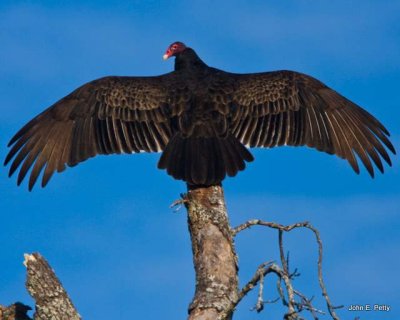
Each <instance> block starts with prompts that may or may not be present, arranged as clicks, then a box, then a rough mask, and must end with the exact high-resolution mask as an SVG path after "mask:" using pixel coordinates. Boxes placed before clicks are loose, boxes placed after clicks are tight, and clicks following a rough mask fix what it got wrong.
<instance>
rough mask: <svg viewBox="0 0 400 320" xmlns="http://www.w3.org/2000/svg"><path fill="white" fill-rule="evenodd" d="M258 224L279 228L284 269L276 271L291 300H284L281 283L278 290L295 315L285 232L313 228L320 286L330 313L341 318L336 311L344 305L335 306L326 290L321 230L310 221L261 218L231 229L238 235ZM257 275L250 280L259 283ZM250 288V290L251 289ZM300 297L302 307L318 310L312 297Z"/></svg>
mask: <svg viewBox="0 0 400 320" xmlns="http://www.w3.org/2000/svg"><path fill="white" fill-rule="evenodd" d="M256 225H259V226H264V227H268V228H272V229H277V230H278V231H279V253H280V259H281V262H282V266H283V270H282V269H280V268H279V269H276V272H275V273H277V274H278V275H279V277H280V278H281V279H282V280H283V281H284V283H285V287H286V290H287V293H288V300H289V301H288V302H286V301H285V300H284V295H283V292H282V289H281V288H279V287H280V285H278V292H279V293H280V296H281V299H282V302H283V303H284V304H285V305H286V304H287V306H288V310H289V312H288V314H289V315H290V316H295V312H294V308H293V307H294V306H297V307H298V308H299V304H298V303H296V302H295V301H294V289H293V287H292V285H291V282H290V278H291V276H290V275H289V270H288V262H287V260H286V259H285V257H284V248H283V232H289V231H291V230H293V229H296V228H307V229H309V230H311V231H312V232H313V233H314V235H315V238H316V241H317V244H318V280H319V284H320V287H321V291H322V295H323V297H324V298H325V301H326V304H327V307H328V310H329V313H330V315H331V316H332V318H333V319H334V320H339V317H338V316H337V315H336V313H335V309H338V308H342V307H343V306H333V305H332V303H331V301H330V298H329V295H328V293H327V290H326V286H325V283H324V279H323V275H322V254H323V246H322V240H321V237H320V234H319V231H318V230H317V229H316V228H314V227H313V226H312V225H311V224H310V223H309V222H308V221H305V222H298V223H294V224H291V225H286V226H285V225H282V224H279V223H275V222H267V221H262V220H259V219H254V220H249V221H247V222H245V223H243V224H241V225H239V226H237V227H236V228H233V229H231V232H232V235H233V236H236V235H237V234H238V233H239V232H241V231H243V230H246V229H249V228H250V227H252V226H256ZM258 271H259V270H257V272H258ZM257 272H256V275H257V274H258V273H257ZM267 273H268V272H267ZM265 274H266V273H264V275H265ZM256 275H255V277H256ZM293 275H296V270H295V272H294V273H293ZM255 277H253V278H252V280H250V282H252V283H257V282H258V281H259V276H258V278H257V280H255ZM254 281H255V282H254ZM253 287H254V286H253ZM250 290H251V289H250ZM250 290H248V291H250ZM300 297H302V299H303V303H302V304H300V306H301V307H304V306H306V307H307V308H306V309H307V310H309V311H311V312H312V313H313V312H314V313H315V312H316V311H317V310H318V309H316V308H314V307H312V306H311V300H310V299H305V300H304V298H303V297H304V296H302V295H301V294H300ZM241 298H243V297H241ZM318 311H319V310H318ZM288 319H289V318H288ZM294 319H295V318H294Z"/></svg>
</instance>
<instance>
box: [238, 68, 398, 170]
mask: <svg viewBox="0 0 400 320" xmlns="http://www.w3.org/2000/svg"><path fill="white" fill-rule="evenodd" d="M235 82H236V89H235V92H234V93H233V96H232V105H233V109H232V112H231V117H232V121H231V130H232V132H233V133H234V135H235V136H236V137H237V138H238V139H239V140H240V141H241V142H242V143H244V144H245V145H248V146H250V147H269V148H271V147H276V146H283V145H290V146H303V145H307V146H309V147H312V148H316V149H317V150H320V151H324V152H327V153H329V154H336V155H338V156H339V157H341V158H344V159H346V160H348V162H349V163H350V165H351V166H352V168H353V169H354V171H356V172H357V173H359V167H358V163H357V160H356V155H357V156H358V157H359V158H360V159H361V161H362V163H363V164H364V165H365V167H366V168H367V170H368V172H369V173H370V175H371V176H372V177H373V176H374V168H373V165H372V163H371V160H372V161H373V162H374V163H375V165H376V166H377V168H378V169H379V170H380V171H381V172H383V170H384V169H383V165H382V161H381V158H383V159H384V160H385V161H386V162H387V163H388V164H389V165H391V161H390V158H389V155H388V153H387V151H386V150H385V146H386V147H387V148H388V149H389V150H390V151H392V152H393V153H394V154H395V149H394V147H393V145H392V144H391V142H390V141H389V139H388V136H389V132H388V131H387V130H386V128H385V127H384V126H383V125H382V124H381V123H380V122H379V121H378V120H377V119H376V118H374V117H373V116H372V115H371V114H369V113H368V112H367V111H365V110H364V109H362V108H360V107H359V106H357V105H356V104H355V103H353V102H351V101H350V100H348V99H346V98H345V97H343V96H341V95H340V94H339V93H337V92H335V91H334V90H332V89H330V88H328V87H327V86H326V85H324V84H323V83H321V82H320V81H318V80H317V79H314V78H312V77H310V76H307V75H305V74H301V73H297V72H292V71H276V72H267V73H259V74H244V75H235Z"/></svg>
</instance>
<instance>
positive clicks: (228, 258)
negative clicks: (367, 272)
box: [0, 186, 339, 320]
mask: <svg viewBox="0 0 400 320" xmlns="http://www.w3.org/2000/svg"><path fill="white" fill-rule="evenodd" d="M181 204H184V205H185V207H186V209H187V212H188V226H189V232H190V237H191V241H192V249H193V263H194V268H195V272H196V291H195V296H194V298H193V300H192V302H191V303H190V305H189V309H188V314H189V316H188V319H189V320H229V319H232V317H233V315H234V312H235V308H236V307H237V305H238V304H239V303H240V301H241V300H242V299H243V298H244V297H245V296H246V295H247V294H248V293H249V292H250V291H251V290H253V289H254V288H255V287H257V285H258V299H257V301H256V304H255V307H254V309H255V310H256V311H257V312H260V311H262V310H263V308H264V304H265V303H268V302H271V301H264V299H263V288H264V278H265V277H266V276H268V275H270V274H272V275H275V276H276V277H277V292H278V295H279V298H278V299H277V300H275V301H272V302H277V301H278V300H280V301H281V303H282V304H283V306H284V307H285V308H286V312H285V313H284V315H283V319H287V320H295V319H301V318H300V313H301V312H305V311H307V312H309V313H310V314H311V316H312V317H313V319H318V316H319V314H325V312H324V311H323V310H321V309H320V308H316V307H314V306H313V304H312V303H313V301H312V299H309V298H308V297H306V296H305V295H304V294H302V293H301V292H300V291H299V290H298V289H296V288H294V286H293V282H292V280H293V279H294V278H295V277H297V276H298V275H299V274H298V273H297V271H296V270H294V271H293V272H291V271H290V269H289V261H288V258H287V257H286V256H285V249H284V243H283V234H284V233H285V232H289V231H291V230H293V229H296V228H305V229H308V230H310V231H311V232H313V233H314V235H315V238H316V242H317V244H318V261H317V266H318V278H319V284H320V287H321V291H322V295H323V296H324V298H325V300H326V304H327V310H328V312H329V314H330V316H331V318H332V319H334V320H337V319H339V317H338V316H337V315H336V313H335V309H337V308H339V307H334V306H333V305H332V304H331V302H330V299H329V296H328V294H327V291H326V287H325V284H324V281H323V277H322V242H321V238H320V235H319V232H318V230H317V229H315V228H314V227H313V226H312V225H311V224H310V223H308V222H300V223H295V224H292V225H287V226H284V225H281V224H278V223H274V222H266V221H261V220H257V219H255V220H249V221H247V222H245V223H243V224H241V225H239V226H238V227H236V228H232V227H231V226H230V224H229V219H228V214H227V210H226V205H225V199H224V193H223V189H222V186H210V187H191V186H188V192H187V194H185V195H182V199H180V200H178V201H176V202H175V203H174V204H173V206H175V205H181ZM252 226H263V227H267V228H272V229H276V230H277V232H278V246H279V252H280V262H279V263H276V262H273V261H269V262H263V263H262V264H261V265H260V266H259V267H258V269H257V270H256V271H255V274H254V276H253V277H252V278H251V279H250V280H249V281H248V282H247V284H246V285H245V286H244V287H243V288H239V281H238V259H237V254H236V251H235V244H234V239H235V236H236V235H237V234H238V233H240V232H242V231H244V230H246V229H249V228H250V227H252ZM25 266H26V267H27V280H26V287H27V290H28V291H29V293H30V294H31V296H32V297H33V298H34V300H35V302H36V305H35V314H34V316H33V319H34V320H64V319H65V320H79V319H81V317H80V315H79V314H78V312H77V311H76V309H75V307H74V306H73V304H72V302H71V300H70V298H69V297H68V295H67V293H66V291H65V290H64V288H63V286H62V285H61V283H60V281H59V280H58V278H57V276H56V275H55V272H54V271H53V270H52V269H51V267H50V266H49V264H48V263H47V262H46V260H45V259H44V258H43V257H42V256H41V255H40V254H38V253H35V254H32V255H25ZM30 309H31V308H30V307H28V306H25V305H24V304H22V303H19V302H18V303H15V304H13V305H11V306H9V307H2V306H0V320H28V319H31V318H30V317H29V316H28V315H27V312H28V311H29V310H30Z"/></svg>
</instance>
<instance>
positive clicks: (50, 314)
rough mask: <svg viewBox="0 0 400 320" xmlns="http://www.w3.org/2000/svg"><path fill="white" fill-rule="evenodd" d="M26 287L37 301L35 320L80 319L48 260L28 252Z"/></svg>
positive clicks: (26, 256) (26, 259)
mask: <svg viewBox="0 0 400 320" xmlns="http://www.w3.org/2000/svg"><path fill="white" fill-rule="evenodd" d="M24 264H25V266H26V268H27V278H26V288H27V289H28V291H29V293H30V295H31V296H32V298H33V299H34V300H35V302H36V306H35V315H34V320H80V319H81V317H80V315H79V314H78V312H77V311H76V309H75V307H74V305H73V304H72V302H71V300H70V299H69V297H68V294H67V292H66V291H65V289H64V288H63V286H62V284H61V283H60V281H59V280H58V278H57V276H56V274H55V273H54V271H53V269H51V267H50V265H49V264H48V262H47V261H46V260H45V259H44V258H43V257H42V256H41V255H40V254H39V253H34V254H26V255H25V262H24Z"/></svg>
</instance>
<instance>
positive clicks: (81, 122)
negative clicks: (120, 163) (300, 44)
mask: <svg viewBox="0 0 400 320" xmlns="http://www.w3.org/2000/svg"><path fill="white" fill-rule="evenodd" d="M172 56H174V57H175V70H174V71H173V72H171V73H167V74H164V75H161V76H156V77H105V78H101V79H98V80H94V81H91V82H89V83H87V84H84V85H83V86H81V87H79V88H78V89H76V90H75V91H73V92H72V93H70V94H69V95H67V96H66V97H64V98H62V99H61V100H59V101H58V102H56V103H55V104H54V105H52V106H51V107H49V108H48V109H46V110H45V111H43V112H42V113H41V114H39V115H38V116H36V117H35V118H33V119H32V120H31V121H30V122H28V123H27V124H26V125H25V126H24V127H22V129H20V130H19V131H18V132H17V133H16V134H15V135H14V137H13V138H12V139H11V141H10V142H9V147H11V150H10V152H9V153H8V155H7V157H6V159H5V165H7V164H8V163H9V162H10V161H11V167H10V172H9V175H10V176H11V175H12V174H13V173H14V172H15V171H16V170H17V169H18V168H20V170H19V173H18V179H17V183H18V185H19V184H20V183H21V182H22V180H23V179H24V177H25V176H26V174H27V173H28V171H29V169H31V168H32V170H31V173H30V177H29V190H31V189H32V188H33V186H34V184H35V182H36V180H37V179H38V177H39V174H40V173H41V171H43V170H44V173H43V178H42V186H45V185H46V184H47V183H48V181H49V179H50V178H51V176H52V174H53V173H54V172H55V171H58V172H62V171H63V170H64V169H65V168H66V166H74V165H76V164H78V163H80V162H82V161H84V160H86V159H88V158H91V157H94V156H95V155H97V154H119V153H136V152H141V151H144V152H158V151H162V154H161V157H160V160H159V163H158V168H160V169H166V170H167V172H168V174H170V175H171V176H173V177H174V178H175V179H179V180H184V181H186V182H187V183H189V184H191V185H213V184H218V183H220V182H221V181H222V180H223V179H224V178H225V177H226V175H228V176H235V175H236V174H237V172H238V171H241V170H243V169H244V168H245V166H246V164H245V163H246V162H250V161H253V156H252V155H251V153H250V152H249V150H248V149H247V148H246V146H247V147H250V148H253V147H267V148H271V147H276V146H283V145H289V146H303V145H307V146H309V147H312V148H316V149H317V150H319V151H324V152H327V153H329V154H336V155H337V156H339V157H341V158H343V159H346V160H347V161H348V162H349V163H350V165H351V166H352V168H353V169H354V171H356V172H357V173H358V172H359V166H358V162H357V159H356V156H358V157H359V158H360V159H361V161H362V163H363V164H364V166H365V167H366V169H367V170H368V172H369V174H370V175H371V176H374V167H373V163H374V164H375V165H376V167H377V168H378V169H379V170H380V171H381V172H383V171H384V167H383V164H382V160H381V159H383V160H385V161H386V162H387V163H388V164H389V165H391V160H390V157H389V155H388V152H387V151H386V148H387V149H389V150H390V151H391V152H392V153H395V149H394V147H393V145H392V144H391V142H390V141H389V139H388V136H389V132H388V130H386V128H385V127H384V126H383V125H382V124H381V123H380V122H379V121H378V120H377V119H376V118H374V117H373V116H372V115H371V114H369V113H368V112H367V111H365V110H364V109H362V108H361V107H359V106H357V105H356V104H355V103H353V102H351V101H350V100H348V99H346V98H345V97H343V96H341V95H340V94H339V93H337V92H336V91H334V90H332V89H330V88H329V87H327V86H326V85H324V84H323V83H322V82H320V81H319V80H317V79H315V78H312V77H310V76H308V75H305V74H301V73H298V72H294V71H274V72H264V73H253V74H235V73H230V72H225V71H222V70H218V69H215V68H212V67H209V66H207V65H206V64H205V63H204V62H203V61H202V60H201V59H200V58H199V57H198V55H197V54H196V53H195V51H194V50H193V49H191V48H188V47H186V46H185V45H184V44H183V43H182V42H175V43H173V44H171V45H170V46H169V47H168V49H167V51H166V53H165V55H164V59H168V58H170V57H172Z"/></svg>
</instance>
